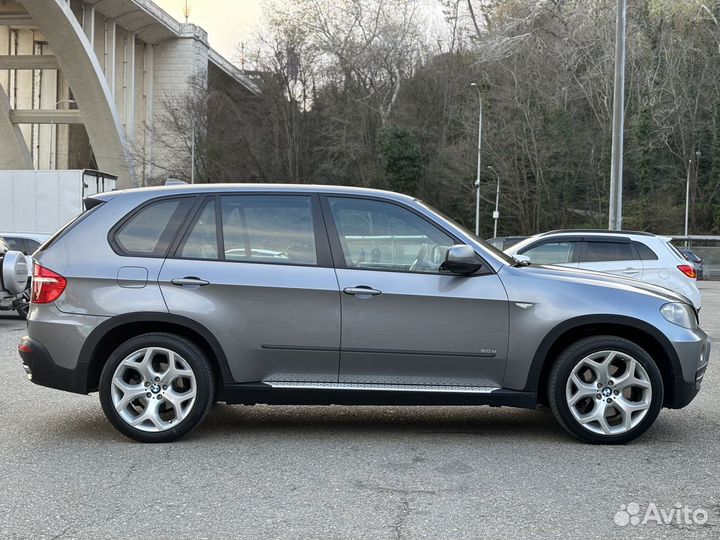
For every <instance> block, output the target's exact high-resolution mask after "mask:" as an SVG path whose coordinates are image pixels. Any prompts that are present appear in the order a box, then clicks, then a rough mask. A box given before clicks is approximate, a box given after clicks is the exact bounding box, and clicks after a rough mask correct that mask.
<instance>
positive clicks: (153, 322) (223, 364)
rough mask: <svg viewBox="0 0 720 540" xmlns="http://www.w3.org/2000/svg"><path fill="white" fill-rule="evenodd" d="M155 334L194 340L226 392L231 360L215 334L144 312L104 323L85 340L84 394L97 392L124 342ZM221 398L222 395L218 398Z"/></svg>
mask: <svg viewBox="0 0 720 540" xmlns="http://www.w3.org/2000/svg"><path fill="white" fill-rule="evenodd" d="M152 332H166V333H170V334H175V335H178V336H180V337H183V338H185V339H189V340H191V341H192V342H193V343H195V344H196V345H197V346H198V347H200V349H202V351H203V352H204V353H205V354H206V355H207V357H208V359H209V360H210V363H211V364H212V366H213V370H214V372H215V376H216V383H217V384H216V388H217V389H218V392H220V393H222V388H223V384H224V382H230V381H232V375H231V373H230V368H229V366H228V362H227V357H226V356H225V353H224V351H223V349H222V347H221V345H220V343H219V342H218V340H217V339H216V338H215V336H213V334H212V333H211V332H210V331H209V330H208V329H207V328H205V327H204V326H203V325H201V324H199V323H197V322H196V321H193V320H192V319H188V318H187V317H182V316H179V315H172V314H170V313H162V312H143V313H132V314H125V315H118V316H116V317H112V318H111V319H108V320H107V321H104V322H103V323H102V324H100V325H99V326H98V327H97V328H95V329H94V330H93V331H92V332H91V333H90V335H89V336H88V338H87V339H86V340H85V343H84V344H83V347H82V349H81V350H80V355H79V358H78V364H79V365H84V366H85V367H86V376H85V380H84V381H80V385H81V391H82V392H83V393H86V394H87V393H89V392H93V391H95V390H97V387H98V383H99V381H100V372H101V371H102V368H103V366H104V365H105V362H106V361H107V358H108V357H109V356H110V354H112V352H113V351H114V350H115V349H116V348H117V347H118V346H120V344H122V343H123V342H125V341H127V340H128V339H131V338H133V337H135V336H139V335H142V334H148V333H152ZM218 397H219V398H221V397H222V396H218Z"/></svg>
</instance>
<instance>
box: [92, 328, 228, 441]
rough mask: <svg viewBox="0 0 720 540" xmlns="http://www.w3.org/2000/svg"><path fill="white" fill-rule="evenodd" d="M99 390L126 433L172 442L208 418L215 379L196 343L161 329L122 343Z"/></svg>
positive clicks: (115, 421) (140, 438)
mask: <svg viewBox="0 0 720 540" xmlns="http://www.w3.org/2000/svg"><path fill="white" fill-rule="evenodd" d="M99 390H100V402H101V404H102V408H103V411H104V412H105V415H106V416H107V418H108V420H110V422H111V423H112V424H113V426H115V428H117V429H118V430H119V431H120V432H121V433H123V434H124V435H127V436H128V437H130V438H132V439H135V440H137V441H141V442H169V441H173V440H175V439H177V438H179V437H181V436H183V435H185V434H186V433H188V432H189V431H190V430H192V429H193V428H195V427H196V426H197V425H198V424H200V422H202V420H203V419H204V418H205V415H206V414H207V412H208V410H209V409H210V406H211V405H212V403H213V401H214V399H213V397H214V395H215V383H214V378H213V374H212V368H211V366H210V363H209V362H208V359H207V358H206V356H205V354H204V353H203V352H202V351H201V350H200V349H198V348H197V347H196V346H195V344H193V343H192V342H190V341H188V340H186V339H183V338H181V337H179V336H175V335H172V334H161V333H158V334H144V335H141V336H138V337H135V338H132V339H130V340H128V341H126V342H125V343H123V344H122V345H121V346H120V347H118V348H117V349H116V350H115V352H113V353H112V355H111V356H110V358H109V359H108V361H107V363H106V364H105V366H104V367H103V370H102V373H101V375H100V385H99Z"/></svg>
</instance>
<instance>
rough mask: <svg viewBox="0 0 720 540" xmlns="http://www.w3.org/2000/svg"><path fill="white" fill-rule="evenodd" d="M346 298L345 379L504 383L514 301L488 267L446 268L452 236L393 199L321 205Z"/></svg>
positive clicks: (336, 200)
mask: <svg viewBox="0 0 720 540" xmlns="http://www.w3.org/2000/svg"><path fill="white" fill-rule="evenodd" d="M324 209H325V213H326V220H327V221H328V225H329V232H330V234H331V244H333V248H334V249H333V256H334V258H335V264H336V267H337V269H336V272H337V278H338V284H339V287H340V291H341V294H340V296H341V304H342V339H341V353H340V379H339V380H340V382H341V383H364V384H373V383H375V384H386V385H387V384H403V385H408V384H411V385H440V386H448V385H449V386H489V387H498V386H500V385H501V382H502V378H503V373H504V370H505V361H506V356H507V339H508V338H507V332H508V305H507V295H506V293H505V289H504V287H503V285H502V283H501V282H500V279H499V278H498V277H497V275H496V274H494V273H493V272H491V271H488V272H485V273H480V274H478V275H475V276H468V277H465V276H457V275H453V274H449V273H447V272H444V271H441V270H440V265H441V263H442V261H443V260H444V257H445V252H446V250H447V248H448V247H449V246H450V245H453V244H456V243H457V241H456V239H454V238H452V237H451V236H450V235H449V234H447V233H446V232H444V231H443V230H441V229H440V228H439V227H438V226H436V225H435V224H433V223H431V222H430V221H428V220H427V219H426V218H425V217H423V216H421V215H419V214H417V213H415V212H414V211H413V210H411V209H409V208H407V207H404V206H402V205H398V204H395V203H391V202H388V201H381V200H374V199H366V198H353V197H329V198H327V199H326V200H325V205H324Z"/></svg>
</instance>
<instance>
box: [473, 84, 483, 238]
mask: <svg viewBox="0 0 720 540" xmlns="http://www.w3.org/2000/svg"><path fill="white" fill-rule="evenodd" d="M470 86H472V87H474V88H475V90H477V93H478V100H479V101H480V112H479V114H478V146H477V178H476V179H475V236H477V237H478V238H479V237H480V171H481V168H480V163H481V155H482V113H483V101H482V94H481V93H480V87H479V86H478V85H477V83H470Z"/></svg>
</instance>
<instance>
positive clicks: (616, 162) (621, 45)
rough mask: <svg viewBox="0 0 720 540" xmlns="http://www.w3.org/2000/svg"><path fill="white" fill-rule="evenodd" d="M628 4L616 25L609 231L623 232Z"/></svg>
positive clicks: (620, 2)
mask: <svg viewBox="0 0 720 540" xmlns="http://www.w3.org/2000/svg"><path fill="white" fill-rule="evenodd" d="M626 15H627V0H617V21H616V24H615V82H614V85H615V88H614V94H613V118H612V152H611V154H612V155H611V164H610V205H609V216H608V217H609V219H608V229H610V230H620V229H622V192H623V175H622V173H623V170H622V169H623V126H624V123H625V33H626V32H625V27H626V24H625V18H626Z"/></svg>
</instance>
